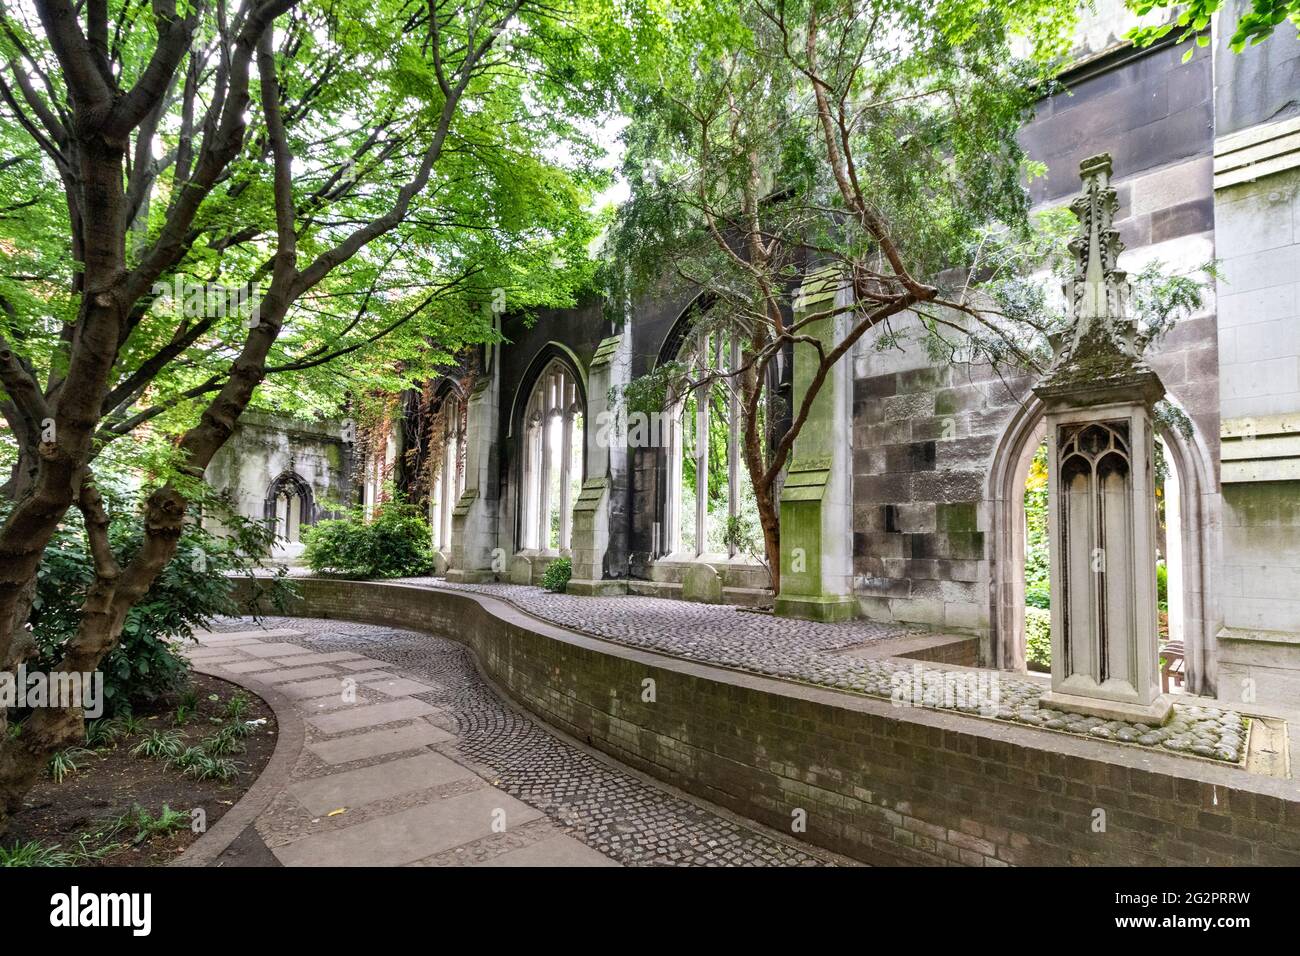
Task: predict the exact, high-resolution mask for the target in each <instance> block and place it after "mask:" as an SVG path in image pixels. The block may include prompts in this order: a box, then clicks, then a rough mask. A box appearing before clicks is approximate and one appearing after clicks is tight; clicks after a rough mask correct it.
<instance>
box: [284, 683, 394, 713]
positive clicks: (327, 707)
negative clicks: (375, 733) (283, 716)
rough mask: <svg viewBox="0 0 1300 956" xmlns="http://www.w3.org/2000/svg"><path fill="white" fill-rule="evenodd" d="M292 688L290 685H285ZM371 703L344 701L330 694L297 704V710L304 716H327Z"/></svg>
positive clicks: (360, 700)
mask: <svg viewBox="0 0 1300 956" xmlns="http://www.w3.org/2000/svg"><path fill="white" fill-rule="evenodd" d="M286 686H292V685H286ZM372 703H374V702H373V701H369V700H364V699H360V698H359V699H357V700H344V699H343V695H342V694H330V695H328V696H326V697H312V698H310V699H309V700H300V701H298V702H297V704H298V709H299V710H300V711H302V713H304V714H329V713H333V712H334V711H336V710H345V709H347V708H349V707H368V706H370V704H372Z"/></svg>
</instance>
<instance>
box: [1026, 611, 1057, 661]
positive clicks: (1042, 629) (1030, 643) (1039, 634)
mask: <svg viewBox="0 0 1300 956" xmlns="http://www.w3.org/2000/svg"><path fill="white" fill-rule="evenodd" d="M1025 660H1026V661H1027V662H1028V664H1029V665H1030V667H1031V668H1032V669H1034V670H1050V669H1051V667H1052V612H1051V611H1047V610H1044V609H1042V608H1036V607H1027V608H1025Z"/></svg>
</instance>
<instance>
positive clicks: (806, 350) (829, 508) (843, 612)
mask: <svg viewBox="0 0 1300 956" xmlns="http://www.w3.org/2000/svg"><path fill="white" fill-rule="evenodd" d="M851 294H852V293H851V290H850V289H849V288H848V286H847V285H846V284H845V283H843V282H841V281H840V279H839V277H838V276H836V275H834V274H833V273H827V272H823V273H816V274H814V275H810V276H808V277H807V278H806V279H805V280H804V283H803V285H802V286H801V287H800V289H799V295H798V296H797V297H796V299H795V303H794V306H795V309H794V321H795V322H801V321H803V320H804V319H806V318H808V317H809V316H811V315H814V314H816V313H818V312H823V311H829V310H831V309H832V308H834V307H835V306H841V307H842V306H845V305H847V304H848V303H849V301H850V296H851ZM844 325H845V321H844V319H843V317H842V316H827V317H825V318H822V319H818V320H817V321H815V322H810V323H809V324H808V325H806V326H804V327H803V328H802V330H801V332H802V334H803V335H807V336H814V337H816V338H817V339H818V340H819V341H820V342H822V344H823V346H824V347H825V348H827V349H829V348H832V347H833V346H834V345H835V344H836V343H837V342H839V341H840V338H841V336H842V335H843V331H844ZM817 361H818V358H817V352H816V350H815V349H814V348H813V347H812V346H811V345H809V344H806V343H799V344H796V345H795V347H794V383H793V390H792V399H791V402H792V405H791V408H792V414H796V415H797V414H798V409H799V408H800V407H801V406H802V403H803V400H804V396H805V395H806V394H807V392H808V384H809V382H810V380H811V379H812V377H813V375H814V374H815V372H816V370H817ZM851 371H852V365H851V359H850V358H849V356H847V355H846V356H844V357H843V358H842V359H840V361H839V362H838V363H836V365H835V367H834V369H832V370H831V373H830V374H829V375H828V376H827V377H826V379H825V380H824V381H823V382H822V386H821V388H820V390H819V391H818V393H817V397H816V398H815V399H814V400H813V404H812V407H811V409H810V410H809V414H808V417H807V419H806V420H805V421H804V424H803V427H802V428H801V429H800V430H799V435H798V437H797V438H795V442H794V453H793V455H792V456H791V460H790V468H789V471H788V472H787V474H786V479H785V486H784V488H783V489H782V491H781V593H780V594H778V595H777V598H776V613H777V614H779V615H781V616H783V617H801V618H808V619H811V620H816V621H842V620H847V619H848V618H851V617H853V616H854V615H855V614H856V613H857V605H856V603H855V602H854V600H853V594H852V582H853V485H852V482H853V472H852V466H853V460H852V451H853V450H852V434H853V385H852V380H851V378H850V373H851Z"/></svg>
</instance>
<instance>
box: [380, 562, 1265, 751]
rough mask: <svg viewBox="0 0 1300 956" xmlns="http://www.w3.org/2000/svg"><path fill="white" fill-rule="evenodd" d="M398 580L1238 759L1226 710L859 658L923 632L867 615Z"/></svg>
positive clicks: (923, 696)
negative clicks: (1075, 707) (1161, 717)
mask: <svg viewBox="0 0 1300 956" xmlns="http://www.w3.org/2000/svg"><path fill="white" fill-rule="evenodd" d="M402 580H403V582H404V583H409V584H418V585H423V586H427V587H439V588H445V589H448V590H455V591H472V592H476V593H479V594H485V595H490V596H492V597H497V598H503V599H504V600H506V601H508V602H510V603H511V604H513V605H515V606H516V607H518V608H519V609H520V610H523V611H526V612H528V613H529V614H532V615H534V616H536V617H539V618H541V619H542V620H545V621H549V622H551V623H553V624H558V625H560V626H561V627H566V628H569V629H571V630H575V631H579V632H581V633H584V634H590V635H592V636H593V637H601V638H605V639H607V640H610V641H614V642H617V643H619V644H627V645H630V646H633V647H639V648H644V649H646V650H653V651H658V652H660V653H664V654H669V655H672V656H674V657H684V658H689V659H691V660H698V661H703V662H705V663H709V664H716V665H719V666H722V667H731V668H736V669H738V670H745V671H751V672H753V673H757V674H764V675H766V676H769V677H780V678H783V679H785V680H794V681H800V682H803V683H810V684H818V685H821V686H824V687H832V688H835V689H837V690H844V691H849V692H856V693H860V694H866V695H867V696H870V697H883V698H886V699H890V700H902V701H905V702H907V703H910V704H915V705H919V706H925V707H933V708H938V709H944V710H957V711H960V712H962V713H968V714H977V715H979V716H983V717H991V718H995V719H999V720H1006V721H1012V722H1016V723H1021V724H1026V725H1029V726H1035V727H1043V728H1045V729H1047V730H1055V731H1060V732H1063V733H1072V734H1079V735H1082V736H1088V737H1093V738H1096V739H1102V740H1114V741H1119V742H1121V743H1127V744H1134V745H1137V746H1143V747H1161V748H1163V749H1165V750H1169V751H1171V752H1173V753H1179V754H1187V755H1192V756H1196V757H1203V758H1206V759H1210V760H1219V761H1225V762H1228V763H1240V762H1241V761H1242V760H1243V759H1244V757H1245V752H1246V737H1247V733H1248V724H1247V722H1246V720H1245V718H1243V717H1242V716H1241V715H1240V714H1238V713H1236V712H1235V711H1225V710H1220V709H1219V708H1215V707H1199V706H1189V705H1185V704H1175V705H1174V713H1173V716H1172V717H1171V719H1170V720H1169V721H1168V722H1166V724H1165V725H1164V726H1163V727H1149V726H1147V725H1145V724H1138V723H1129V722H1126V721H1119V720H1111V721H1106V720H1101V719H1099V718H1097V717H1083V716H1080V715H1077V714H1067V713H1063V712H1061V711H1056V710H1051V709H1048V708H1043V707H1040V706H1039V704H1038V699H1039V697H1041V696H1042V694H1043V693H1044V692H1045V688H1044V686H1043V685H1042V684H1040V683H1038V682H1036V681H1031V680H1025V679H1022V678H1018V677H1016V676H1014V675H1010V674H1004V673H1001V672H998V671H978V672H977V671H973V670H971V669H958V670H954V669H945V668H943V667H939V666H934V665H928V666H923V665H921V664H920V663H919V662H916V661H907V660H902V659H899V658H892V659H891V658H884V659H875V660H863V659H860V658H855V657H847V656H844V655H842V654H839V653H836V652H837V651H843V650H844V649H846V648H849V647H858V646H862V645H868V644H874V643H878V642H882V641H887V640H889V639H891V638H897V637H906V636H909V635H912V636H914V635H916V634H919V633H924V632H923V631H922V630H920V629H919V628H909V627H906V626H903V625H898V624H883V623H879V622H874V621H864V620H860V619H859V620H854V621H844V622H837V623H822V622H818V621H801V620H793V619H790V618H778V617H774V616H772V615H769V614H757V613H753V612H750V611H743V610H738V609H736V608H735V607H732V606H729V605H717V604H712V605H711V604H698V603H694V602H690V601H678V600H673V599H670V598H659V597H640V596H627V597H602V598H592V597H580V596H577V595H571V594H552V593H551V592H549V591H546V590H544V589H543V588H539V587H533V586H529V585H520V584H451V583H448V582H447V581H445V580H443V579H441V578H405V579H402Z"/></svg>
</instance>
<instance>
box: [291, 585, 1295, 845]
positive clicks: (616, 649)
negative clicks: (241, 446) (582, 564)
mask: <svg viewBox="0 0 1300 956" xmlns="http://www.w3.org/2000/svg"><path fill="white" fill-rule="evenodd" d="M298 585H299V588H300V590H301V599H300V600H299V601H298V602H296V605H295V606H294V608H293V609H292V613H296V614H299V615H302V616H305V617H326V618H328V617H334V618H342V619H347V620H354V621H360V622H365V623H375V624H386V625H391V626H394V627H403V628H410V629H413V630H422V631H427V632H431V633H434V634H438V635H440V636H443V637H450V638H453V639H455V640H459V641H462V642H464V643H466V644H467V645H469V646H470V647H471V648H472V649H473V650H474V651H475V652H476V654H477V655H478V659H479V663H480V665H481V666H482V667H483V669H484V671H485V672H486V673H487V674H488V675H489V676H490V677H491V678H492V679H493V680H494V681H495V682H496V683H497V684H498V685H500V686H501V687H502V688H503V689H504V690H506V691H507V692H508V693H510V694H511V695H513V696H514V698H515V699H516V700H518V701H519V702H520V703H521V704H522V705H523V706H525V707H526V708H528V709H529V710H531V711H533V712H534V713H536V714H538V715H539V716H540V717H541V718H542V719H543V720H545V721H547V722H548V723H550V724H552V725H554V726H556V727H559V728H562V729H563V730H565V731H567V732H568V733H570V734H572V735H573V736H575V737H578V738H579V739H582V740H585V741H587V742H588V743H589V744H591V745H592V746H594V747H597V748H599V749H600V750H602V751H604V752H606V753H608V754H610V755H611V756H613V757H615V758H616V759H618V760H620V761H622V762H623V763H626V764H628V765H630V766H632V767H635V768H638V769H640V770H642V771H645V772H647V773H650V774H652V775H653V776H655V777H658V778H659V779H662V780H664V781H666V782H668V783H671V784H673V785H675V786H677V787H680V788H681V789H683V790H685V791H687V792H690V793H693V794H695V795H697V796H700V797H703V798H705V799H707V800H710V801H712V802H714V803H716V804H720V805H722V806H725V807H727V808H729V809H731V810H734V811H736V812H737V813H740V814H742V815H744V816H747V817H750V818H751V819H755V820H759V821H761V822H763V823H766V824H768V825H770V826H773V827H776V828H778V829H781V830H783V831H785V832H791V829H792V826H793V825H794V822H795V821H796V820H798V819H799V818H801V817H802V818H804V819H805V820H806V831H805V832H802V833H800V834H799V835H800V836H801V838H803V839H807V840H808V841H810V842H812V843H815V844H817V845H819V846H822V847H826V848H828V849H831V850H835V851H838V852H841V853H844V854H846V855H849V856H852V857H855V858H857V859H860V860H863V861H866V862H868V863H875V864H922V865H942V864H957V865H962V864H966V865H972V866H981V865H983V866H999V865H1007V864H1015V865H1025V864H1030V865H1060V864H1077V865H1116V864H1135V865H1166V864H1225V865H1231V864H1250V863H1254V864H1271V865H1288V866H1296V865H1300V794H1298V793H1297V787H1296V783H1295V781H1294V780H1290V779H1286V780H1283V779H1277V778H1272V777H1265V776H1260V775H1256V774H1248V773H1245V772H1244V771H1242V770H1239V769H1235V768H1231V767H1222V766H1215V765H1213V764H1211V763H1208V762H1202V761H1196V760H1189V759H1185V758H1179V757H1174V756H1172V755H1169V754H1164V753H1153V752H1151V751H1148V750H1145V749H1138V748H1131V747H1124V746H1119V745H1115V744H1107V743H1103V742H1101V741H1092V740H1087V739H1080V738H1075V737H1070V736H1066V735H1062V734H1055V733H1051V732H1048V731H1042V730H1036V729H1031V728H1027V727H1019V726H1015V725H1011V724H1006V723H1002V722H996V721H989V720H981V719H978V718H971V717H964V716H961V715H957V714H951V713H942V712H937V711H931V710H923V709H917V708H899V707H894V706H891V705H890V704H889V703H888V702H886V701H878V700H872V699H868V698H863V697H859V696H854V695H849V694H843V693H839V692H836V691H831V690H827V689H822V688H816V687H808V686H805V685H800V684H792V683H787V682H784V681H778V680H773V679H769V678H764V677H759V676H756V675H751V674H745V673H740V672H736V671H730V670H726V669H723V668H718V667H712V666H708V665H703V664H697V663H693V662H689V661H684V660H679V659H676V658H670V657H665V656H663V655H659V654H654V653H649V652H644V651H640V650H636V649H634V648H629V647H623V646H620V645H615V644H611V643H609V642H606V641H601V640H598V639H595V638H589V637H586V636H584V635H579V634H574V633H573V632H570V631H565V630H562V629H560V628H558V627H555V626H553V625H550V624H547V623H545V622H541V621H538V620H537V619H535V618H532V617H530V616H529V615H526V614H524V613H522V612H521V611H519V610H518V609H516V608H514V607H512V606H510V605H508V604H506V603H505V602H503V601H500V600H497V599H495V598H491V597H485V596H483V595H479V594H473V593H469V592H454V591H438V590H431V589H428V588H418V587H412V586H409V585H400V584H386V583H372V582H348V581H334V580H322V579H304V580H299V581H298ZM647 681H652V682H653V684H648V683H647ZM649 688H653V692H654V693H653V700H652V701H647V700H645V699H643V697H645V696H648V695H647V690H648V689H649ZM1098 811H1101V812H1104V831H1103V832H1097V830H1096V827H1097V826H1098V823H1099V821H1101V817H1100V815H1099V813H1098ZM796 832H798V831H796Z"/></svg>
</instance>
